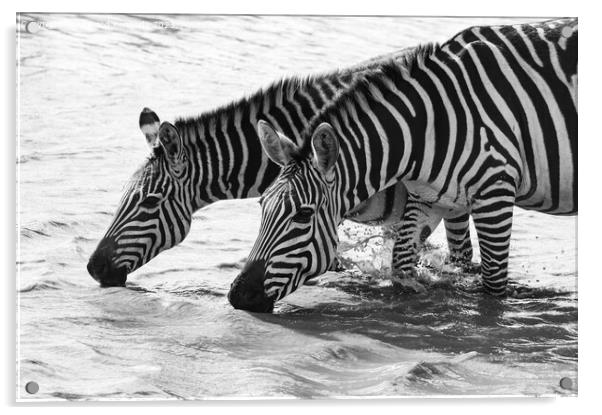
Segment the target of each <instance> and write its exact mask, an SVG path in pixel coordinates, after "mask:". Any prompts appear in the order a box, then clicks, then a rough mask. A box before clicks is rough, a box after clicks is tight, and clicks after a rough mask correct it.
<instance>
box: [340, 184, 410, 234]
mask: <svg viewBox="0 0 602 415" xmlns="http://www.w3.org/2000/svg"><path fill="white" fill-rule="evenodd" d="M406 201H407V190H406V188H405V186H404V184H403V183H402V182H398V183H397V184H395V185H393V186H389V187H388V188H386V189H385V190H382V191H380V192H378V193H376V194H375V195H373V196H372V197H371V198H370V199H368V200H366V201H364V202H363V203H361V204H360V205H359V206H357V207H356V208H355V209H353V210H352V211H351V212H349V213H348V214H347V216H346V217H345V219H348V220H351V221H353V222H357V223H363V224H367V225H393V224H395V223H398V222H399V220H400V219H401V218H402V216H403V213H404V211H405V205H406Z"/></svg>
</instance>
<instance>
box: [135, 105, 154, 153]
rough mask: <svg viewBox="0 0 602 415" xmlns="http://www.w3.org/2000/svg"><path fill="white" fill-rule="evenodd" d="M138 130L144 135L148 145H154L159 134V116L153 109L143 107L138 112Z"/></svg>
mask: <svg viewBox="0 0 602 415" xmlns="http://www.w3.org/2000/svg"><path fill="white" fill-rule="evenodd" d="M138 124H139V125H140V130H142V133H143V134H144V136H145V137H146V142H147V144H148V145H149V147H151V148H152V147H154V145H155V143H156V142H157V137H158V136H159V117H158V116H157V114H156V113H155V111H153V110H151V109H150V108H144V109H143V110H142V112H141V113H140V119H139V121H138Z"/></svg>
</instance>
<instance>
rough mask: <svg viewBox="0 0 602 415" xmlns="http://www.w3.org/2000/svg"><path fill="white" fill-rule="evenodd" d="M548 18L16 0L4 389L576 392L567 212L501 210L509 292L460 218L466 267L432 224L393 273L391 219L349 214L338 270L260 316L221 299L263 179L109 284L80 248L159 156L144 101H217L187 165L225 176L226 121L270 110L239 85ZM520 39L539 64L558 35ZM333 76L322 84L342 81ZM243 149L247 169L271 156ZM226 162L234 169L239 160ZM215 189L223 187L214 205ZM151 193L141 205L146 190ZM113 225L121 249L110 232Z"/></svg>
mask: <svg viewBox="0 0 602 415" xmlns="http://www.w3.org/2000/svg"><path fill="white" fill-rule="evenodd" d="M547 19H549V18H544V17H541V18H539V17H532V18H451V17H446V18H444V17H404V16H399V17H395V16H389V17H376V16H374V17H369V16H365V17H351V16H348V17H346V16H259V15H249V16H220V15H111V14H30V13H21V14H18V15H17V33H16V41H17V133H18V136H17V164H16V169H17V181H18V183H17V211H16V214H17V227H18V229H17V230H18V242H17V244H18V245H17V264H16V271H17V289H18V292H17V306H18V310H17V320H18V332H17V362H16V364H17V385H16V394H17V399H19V400H25V401H36V400H165V399H192V400H194V399H207V398H221V399H224V398H239V399H240V398H281V397H294V398H330V397H406V396H449V395H454V396H456V395H463V396H474V395H477V396H517V395H528V396H533V395H538V396H540V395H551V396H558V395H575V394H577V265H576V255H577V249H576V223H577V222H576V221H577V219H576V216H554V215H547V214H544V213H541V212H537V211H533V210H525V209H522V208H519V207H516V208H515V209H514V218H513V225H512V239H511V244H510V253H509V274H508V275H509V280H510V287H512V289H511V290H509V291H508V294H507V295H506V296H504V297H503V298H497V297H493V296H491V295H488V294H486V293H484V292H483V290H482V289H481V279H480V273H479V272H480V269H479V267H478V264H479V263H480V262H481V256H480V253H479V252H480V250H479V241H478V239H477V233H476V231H475V227H474V223H472V222H471V224H470V230H471V242H472V246H473V248H474V257H473V258H472V262H473V265H474V267H473V268H472V269H467V268H466V267H464V268H463V267H458V266H457V265H455V264H453V263H450V261H449V255H448V253H449V250H448V245H447V242H446V232H445V229H444V226H443V225H442V224H440V225H439V226H438V227H437V228H436V229H435V230H434V232H433V234H432V235H431V236H430V237H429V238H428V239H427V240H426V243H425V245H424V247H423V248H422V249H421V251H420V253H419V261H418V264H417V267H416V271H417V272H416V273H415V275H414V276H413V278H411V279H404V281H403V284H399V281H396V280H395V279H394V278H393V277H392V271H391V265H390V261H391V259H390V258H391V251H392V247H393V239H394V237H392V230H391V227H390V226H388V225H385V226H381V225H378V224H376V225H367V224H358V223H355V222H352V221H345V222H343V224H342V225H341V226H340V227H339V231H338V234H339V239H340V244H339V246H338V252H339V262H340V264H339V265H340V266H339V267H338V269H337V270H336V271H329V272H327V273H325V274H324V275H322V276H319V277H317V278H314V279H312V280H310V281H308V282H307V283H306V284H304V285H303V287H301V288H299V289H298V290H296V291H295V292H294V293H293V294H291V295H290V296H286V297H285V298H283V299H282V300H281V301H278V302H276V304H275V307H274V310H273V312H272V313H255V312H248V311H243V310H237V309H235V308H233V307H232V305H231V303H230V302H229V300H228V292H229V290H230V286H231V284H232V282H233V281H234V280H235V278H236V276H237V275H238V274H239V273H241V270H242V268H243V267H244V265H245V262H246V258H247V257H248V255H249V252H250V251H251V249H252V247H253V244H254V241H255V240H256V237H257V233H258V230H259V229H260V221H261V216H262V212H261V207H260V206H259V204H258V200H257V196H258V193H260V192H261V191H262V190H263V189H265V186H264V184H265V183H263V184H255V187H254V188H253V186H249V189H245V191H243V190H242V187H241V188H239V189H236V188H227V186H223V188H222V187H220V185H218V184H216V185H215V186H214V187H213V188H211V189H210V192H209V193H210V194H211V195H212V196H214V199H212V200H205V199H208V198H210V197H209V196H207V197H205V198H204V199H203V200H204V201H203V203H202V205H203V206H200V205H199V204H198V203H197V204H195V205H194V206H193V207H192V208H191V209H192V210H194V213H193V215H192V218H191V221H190V224H189V225H190V230H189V232H188V229H184V228H185V227H187V226H188V225H182V228H181V229H180V228H178V227H177V226H176V227H175V229H173V228H169V227H167V228H165V229H163V230H162V231H157V232H163V234H162V236H161V237H162V238H168V239H169V237H167V236H165V233H170V232H171V233H172V235H171V236H170V237H171V238H172V241H171V244H172V245H177V246H174V247H173V248H171V249H165V250H163V251H162V252H160V253H156V255H152V256H153V258H152V260H149V261H148V263H145V264H144V265H142V266H140V267H138V268H137V269H136V270H135V271H133V272H131V273H129V274H128V275H127V282H125V283H124V284H121V283H115V284H112V283H107V284H104V285H117V286H105V287H101V286H100V284H99V282H98V281H95V279H93V278H92V277H91V276H90V273H89V269H90V267H92V268H94V267H95V269H96V271H95V272H96V273H97V275H101V274H102V273H103V272H108V271H106V270H105V269H103V266H106V267H109V266H113V265H108V263H107V264H99V263H98V261H100V260H97V261H96V262H95V263H94V264H92V265H90V263H91V262H90V258H91V256H92V255H93V253H95V250H97V247H98V244H99V242H100V241H101V239H102V238H103V235H105V234H106V233H107V230H108V229H109V227H110V225H111V224H112V223H115V221H116V220H115V219H114V218H115V215H116V213H119V211H118V207H119V206H120V204H123V199H122V197H125V198H127V197H131V195H130V196H127V195H128V192H129V191H130V190H131V188H132V186H136V185H139V186H150V185H152V183H151V184H149V183H148V181H149V180H150V181H152V180H153V177H155V178H156V177H157V176H156V175H159V174H161V173H160V172H159V173H157V172H154V173H153V174H155V176H153V175H152V174H150V173H149V175H147V176H145V174H146V173H147V170H145V167H144V166H145V163H147V160H148V158H149V157H153V156H149V155H150V154H151V153H153V154H154V152H156V150H150V149H149V146H148V144H147V140H148V139H149V138H148V136H149V134H150V136H152V135H153V134H155V132H154V131H155V130H153V129H154V128H158V125H159V124H155V123H154V121H155V118H153V117H154V115H152V114H156V115H157V116H158V118H159V119H160V122H163V121H168V122H172V123H175V120H177V119H179V118H180V117H195V116H199V115H201V114H205V115H206V114H212V112H213V111H215V110H216V109H219V108H221V109H222V110H221V111H222V112H223V113H224V114H225V115H223V116H219V117H216V118H217V119H216V120H215V121H214V122H213V123H207V125H206V129H205V130H203V131H213V135H214V136H215V137H216V139H215V141H214V146H215V147H211V145H210V144H207V146H208V147H207V148H206V149H205V150H206V153H204V154H206V155H208V156H207V157H212V156H213V157H216V161H215V162H214V163H209V167H205V169H204V170H196V171H194V174H193V172H192V170H191V169H188V170H184V171H183V173H182V174H190V175H191V176H193V175H194V177H191V178H190V179H191V180H202V178H205V179H206V180H207V182H208V181H210V180H213V179H209V177H211V178H216V177H219V176H220V175H225V174H228V173H227V172H225V171H224V169H222V168H221V167H220V164H219V162H218V161H217V158H218V156H217V154H218V152H223V154H231V153H235V152H237V151H243V146H242V145H241V144H238V143H236V142H232V141H231V140H230V138H229V136H234V135H236V134H239V133H240V132H239V131H237V128H238V127H240V126H241V125H242V124H244V123H247V124H248V123H249V122H250V121H248V120H247V119H248V118H251V117H252V113H253V111H261V105H259V104H257V106H256V108H255V109H254V110H253V111H251V110H250V109H248V108H246V109H241V110H240V111H238V112H235V113H234V115H232V117H233V118H232V120H230V121H228V120H227V119H226V117H227V116H228V111H224V110H223V108H224V106H227V105H228V104H230V103H234V106H236V105H241V104H240V103H241V102H243V101H241V100H243V99H244V98H245V97H253V96H256V95H257V94H258V91H267V90H269V87H270V86H271V85H272V86H273V85H278V82H279V80H283V79H290V78H292V77H297V78H298V79H300V80H307V79H309V80H311V79H314V80H315V79H319V77H320V76H323V75H320V74H325V73H329V72H332V71H333V70H335V69H337V68H352V67H356V66H357V65H359V64H362V63H363V62H367V61H370V60H371V59H373V58H375V57H378V59H389V58H387V57H388V56H389V57H390V56H394V55H395V54H396V53H399V51H402V50H406V49H405V48H413V47H415V46H417V45H421V44H426V43H428V42H439V43H444V42H445V41H447V40H448V39H450V38H451V37H452V36H454V35H455V34H456V33H458V32H459V31H461V30H464V29H466V28H468V27H471V26H474V25H500V24H503V25H516V24H522V23H534V22H540V21H543V20H547ZM527 38H528V36H527V37H526V38H525V39H527ZM525 39H523V40H522V41H523V42H528V39H527V40H525ZM523 46H524V50H525V51H527V52H525V53H530V52H529V47H528V46H527V45H526V44H523ZM520 53H522V49H521V52H520ZM533 53H536V54H538V53H539V54H540V55H538V56H539V60H541V61H542V65H545V64H547V62H548V60H549V59H548V55H547V54H550V56H551V55H552V53H553V52H552V51H551V50H549V51H545V53H544V52H542V51H539V50H538V51H535V52H533ZM391 54H393V55H391ZM383 57H384V58H383ZM490 58H491V59H495V58H494V57H490ZM550 59H551V60H553V59H555V58H550ZM550 65H552V64H550ZM554 68H555V67H554ZM554 68H552V69H551V70H552V71H553V70H555V69H554ZM310 75H312V76H314V77H313V78H311V77H310V78H308V77H309V76H310ZM568 82H569V83H570V82H571V80H570V79H569V80H568ZM574 82H576V75H575V80H574ZM300 85H302V83H300ZM329 85H330V86H329V87H326V89H325V90H327V92H328V93H329V94H330V97H323V98H324V101H326V100H327V98H332V99H335V98H336V92H337V91H336V89H337V87H340V89H345V85H342V84H341V85H338V84H337V82H331V83H330V84H329ZM484 85H485V84H484ZM300 87H301V86H300ZM484 88H485V89H486V88H487V85H485V86H484ZM254 102H255V101H254ZM260 102H262V103H265V105H266V106H268V105H272V104H271V103H270V100H269V99H265V100H264V101H260ZM274 102H275V101H274ZM255 104H256V102H255ZM306 104H307V101H306ZM262 105H263V104H262ZM274 105H276V104H274ZM285 107H286V108H287V110H291V111H298V109H295V107H294V105H290V106H285ZM144 108H149V109H152V111H153V113H150V112H147V113H146V118H144V117H143V120H142V121H143V122H142V124H143V126H146V127H147V128H150V130H151V132H150V133H148V131H149V130H148V129H147V130H145V131H140V122H141V119H140V115H141V111H142V110H143V109H144ZM258 108H259V109H258ZM318 110H319V108H315V111H316V112H317V111H318ZM310 115H311V114H310ZM149 117H150V118H149ZM245 117H246V118H245ZM243 118H245V119H244V120H243ZM285 118H286V116H285V115H283V113H281V114H280V118H278V116H274V117H273V118H272V119H271V121H272V123H273V124H278V120H279V119H280V120H282V119H285ZM298 119H299V120H300V119H301V117H299V118H298ZM296 122H297V123H298V124H301V125H299V130H301V129H302V127H305V124H304V123H303V122H301V121H296ZM241 123H242V124H241ZM176 125H177V124H176ZM249 125H250V124H249ZM221 126H223V128H222V127H221ZM212 128H213V130H212ZM240 128H241V129H242V128H243V127H240ZM143 130H144V129H143ZM216 130H217V132H216ZM199 131H200V130H199ZM145 132H146V133H147V134H146V136H145ZM199 134H200V133H199ZM155 139H156V136H155ZM255 141H257V139H256V138H255ZM255 145H256V147H257V143H256V144H255ZM209 147H211V148H209ZM162 148H163V150H161V151H166V152H168V150H166V149H168V148H169V147H168V146H163V147H162ZM257 148H259V147H257ZM205 150H203V151H205ZM165 154H167V153H165ZM546 154H548V153H546ZM564 156H565V155H562V154H561V155H560V157H564ZM158 157H160V156H158ZM544 157H545V156H544ZM245 163H246V165H250V164H253V163H254V165H256V168H257V169H258V170H260V169H266V168H268V167H266V166H268V165H267V164H265V163H272V162H269V161H267V160H264V161H258V160H257V159H253V157H251V158H248V159H245ZM262 163H264V164H262ZM141 166H142V167H141ZM161 166H163V165H157V166H156V168H158V169H160V168H161ZM270 166H271V167H270V168H272V169H273V171H276V166H275V165H270ZM575 167H576V166H575ZM236 169H238V170H236ZM236 169H235V170H233V171H234V172H235V173H232V172H230V173H232V174H234V175H236V172H237V171H240V170H241V169H242V165H239V166H236ZM258 174H259V173H258ZM215 183H221V182H219V181H215ZM124 195H125V196H124ZM251 196H252V197H251ZM190 197H193V196H190ZM217 199H229V200H220V201H215V203H209V202H212V201H214V200H217ZM199 200H200V199H199ZM140 203H142V202H140ZM144 203H146V204H147V205H146V207H147V208H148V209H149V211H152V209H154V205H153V203H154V201H153V200H146V201H145V202H144ZM157 203H158V202H157ZM182 209H183V210H185V209H184V208H182ZM121 213H122V214H123V212H121ZM149 214H150V213H149ZM182 214H183V215H185V213H182ZM124 215H125V214H124ZM125 216H127V215H125ZM125 216H124V217H125ZM139 232H141V233H143V232H144V228H141V229H139ZM186 233H187V236H186V237H185V238H184V234H186ZM176 234H177V235H176ZM175 239H177V241H176V240H175ZM179 239H183V241H181V243H179ZM175 242H178V243H175ZM112 243H114V244H115V246H113V247H112V249H113V252H117V249H118V248H119V243H120V242H119V241H112ZM140 243H141V244H142V245H144V244H146V243H148V244H151V242H144V241H142V242H140ZM107 249H109V248H107ZM141 249H143V248H141ZM149 249H150V248H149ZM152 249H156V250H157V251H159V250H162V249H159V248H156V247H153V248H152ZM138 260H140V259H138ZM144 262H147V261H144ZM121 277H123V278H125V276H121V275H119V276H117V277H115V278H117V279H119V278H121ZM96 279H97V280H99V281H101V280H102V278H100V277H99V278H96ZM394 280H395V281H394ZM106 281H108V282H114V281H115V280H106ZM106 281H105V282H106ZM101 282H102V281H101ZM118 282H122V281H120V280H119V281H118ZM121 285H124V286H121ZM32 382H33V383H32ZM26 385H27V387H26Z"/></svg>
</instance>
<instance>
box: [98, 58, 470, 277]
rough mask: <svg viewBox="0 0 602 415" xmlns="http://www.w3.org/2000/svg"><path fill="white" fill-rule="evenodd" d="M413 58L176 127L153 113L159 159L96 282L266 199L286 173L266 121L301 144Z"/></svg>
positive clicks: (361, 216) (375, 204) (269, 93)
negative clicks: (198, 223) (217, 214)
mask: <svg viewBox="0 0 602 415" xmlns="http://www.w3.org/2000/svg"><path fill="white" fill-rule="evenodd" d="M410 52H411V50H410V49H405V50H401V51H399V52H396V53H394V54H391V55H388V56H386V57H377V58H374V59H372V60H370V61H368V62H366V63H363V64H360V65H358V66H356V67H353V68H350V69H347V70H340V71H334V72H331V73H328V74H325V75H322V76H314V77H309V78H306V79H299V78H290V79H285V80H282V81H280V82H277V83H275V84H273V85H272V86H270V87H269V88H267V89H265V90H261V91H259V92H257V93H256V94H254V95H252V96H250V97H248V98H245V99H242V100H240V101H238V102H235V103H232V104H230V105H227V106H225V107H222V108H220V109H217V110H215V111H211V112H208V113H205V114H202V115H200V116H199V117H193V118H187V119H180V120H178V121H176V122H175V124H173V125H172V124H170V123H167V122H163V123H161V121H160V119H159V117H158V116H157V114H156V113H154V112H153V111H151V110H150V109H147V108H145V109H144V110H143V111H142V113H141V114H140V121H139V124H140V128H141V130H142V132H143V134H144V136H145V137H146V141H147V143H148V145H149V146H150V147H151V155H150V157H149V158H148V160H146V162H145V163H144V164H143V165H142V166H141V167H140V168H139V169H138V170H137V171H136V173H134V175H133V176H132V178H131V179H130V181H129V183H128V185H127V186H126V189H125V192H124V194H123V196H122V198H121V202H120V204H119V206H118V208H117V212H116V214H115V216H114V218H113V221H112V223H111V224H110V226H109V228H108V230H107V231H106V234H105V235H104V237H103V238H102V239H101V241H100V242H99V244H98V246H97V248H96V250H95V251H94V253H93V254H92V255H91V257H90V260H89V262H88V266H87V268H88V272H89V273H90V275H91V276H92V277H93V278H94V279H96V280H97V281H98V282H100V283H101V285H103V286H119V285H124V284H125V281H126V279H127V275H128V274H129V273H131V272H133V271H135V270H136V269H138V268H140V267H141V266H142V265H144V264H146V263H147V262H148V261H150V260H151V259H152V258H154V257H155V256H157V255H158V254H159V253H160V252H162V251H164V250H166V249H169V248H171V247H173V246H175V245H177V244H178V243H180V242H181V241H182V240H183V239H184V238H185V237H186V235H187V233H188V231H189V229H190V225H191V222H192V214H193V213H194V212H195V211H196V210H198V209H201V208H203V207H205V206H207V205H209V204H211V203H213V202H216V201H218V200H224V199H234V198H247V197H257V196H259V195H260V194H261V193H262V192H263V191H264V189H266V187H267V186H268V185H269V184H270V183H271V182H272V181H273V180H274V179H275V178H276V176H277V174H278V171H279V167H278V166H277V165H275V164H274V163H271V162H270V161H269V159H268V157H267V156H266V155H265V153H264V152H263V150H262V147H261V144H260V141H259V138H258V136H257V132H256V130H255V124H256V122H257V120H258V119H266V120H269V121H270V122H271V123H272V124H273V125H274V126H276V127H277V128H278V129H279V130H281V131H283V132H284V133H285V134H287V135H288V136H290V137H293V138H295V139H296V140H299V138H300V135H301V132H302V131H303V128H304V127H305V126H306V125H307V124H308V122H309V120H310V119H311V118H312V117H313V116H314V115H315V114H317V112H318V111H319V110H320V109H321V108H322V107H323V106H324V105H325V104H326V103H327V102H328V101H329V100H331V99H332V98H333V97H334V96H335V95H336V94H337V93H339V92H340V91H342V90H343V89H344V88H345V87H347V86H349V85H350V83H351V82H352V80H353V79H354V77H356V76H357V75H358V74H359V73H362V72H363V71H366V70H370V68H374V67H378V66H379V65H381V64H382V62H383V61H388V60H389V59H391V58H393V59H404V58H403V57H404V56H405V55H406V54H408V53H410ZM405 200H406V190H405V187H404V186H403V185H402V184H399V185H396V186H391V187H390V188H389V189H387V190H386V191H385V192H383V194H381V195H378V196H375V197H374V198H373V199H371V200H369V201H367V202H366V203H364V204H363V205H361V206H359V207H358V209H357V211H354V212H350V216H351V217H350V218H351V219H352V220H354V221H357V222H362V223H367V222H370V223H380V224H388V223H392V222H396V221H399V219H400V218H401V216H402V214H403V206H404V204H405ZM468 240H470V238H468ZM450 247H451V249H452V252H460V249H461V248H462V244H461V243H456V242H455V241H452V242H451V243H450ZM469 254H470V256H472V252H469ZM459 256H461V254H458V255H455V256H454V258H455V257H459Z"/></svg>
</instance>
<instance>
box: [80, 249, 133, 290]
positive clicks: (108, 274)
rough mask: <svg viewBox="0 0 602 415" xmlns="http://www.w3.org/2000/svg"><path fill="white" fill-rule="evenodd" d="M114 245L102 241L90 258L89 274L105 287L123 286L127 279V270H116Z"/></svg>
mask: <svg viewBox="0 0 602 415" xmlns="http://www.w3.org/2000/svg"><path fill="white" fill-rule="evenodd" d="M113 245H114V244H113V243H112V242H110V241H106V240H102V241H101V242H100V243H99V244H98V248H96V251H94V253H93V254H92V256H91V257H90V260H89V261H88V265H87V266H86V268H87V269H88V273H89V274H90V275H91V276H92V278H94V279H95V280H96V281H98V282H99V283H100V285H101V286H103V287H113V286H123V285H125V281H126V279H127V272H126V270H125V268H115V267H114V266H113V264H112V262H111V254H112V248H113Z"/></svg>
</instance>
